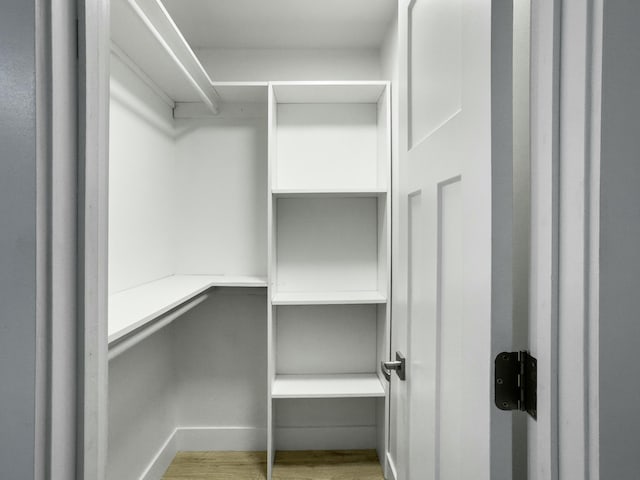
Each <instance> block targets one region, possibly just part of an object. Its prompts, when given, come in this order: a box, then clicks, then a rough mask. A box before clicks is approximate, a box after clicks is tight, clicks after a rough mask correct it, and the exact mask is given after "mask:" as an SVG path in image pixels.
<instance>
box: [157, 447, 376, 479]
mask: <svg viewBox="0 0 640 480" xmlns="http://www.w3.org/2000/svg"><path fill="white" fill-rule="evenodd" d="M266 471H267V462H266V453H265V452H178V454H177V455H176V457H175V458H174V460H173V462H172V463H171V465H170V466H169V468H168V469H167V471H166V472H165V474H164V477H162V478H163V480H205V479H206V480H264V479H265V478H266ZM273 480H384V476H383V474H382V469H381V468H380V462H379V461H378V455H377V454H376V451H375V450H329V451H324V450H323V451H320V450H313V451H280V452H277V454H276V461H275V465H274V469H273Z"/></svg>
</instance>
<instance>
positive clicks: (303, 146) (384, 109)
mask: <svg viewBox="0 0 640 480" xmlns="http://www.w3.org/2000/svg"><path fill="white" fill-rule="evenodd" d="M389 102H390V93H389V86H388V84H387V83H386V82H296V83H293V82H275V83H272V84H271V87H270V92H269V121H270V124H269V179H270V180H269V182H270V184H269V187H270V190H269V191H270V194H271V196H270V200H269V202H270V203H269V218H268V222H269V244H270V254H269V318H268V341H269V368H268V370H269V372H268V376H269V424H268V453H269V459H270V461H269V465H268V467H269V475H271V468H272V462H273V459H274V456H275V452H276V450H277V449H278V448H279V446H278V443H279V437H280V436H281V435H280V433H279V432H280V430H281V428H280V425H278V423H277V422H278V420H277V419H278V418H279V417H280V416H281V415H279V413H283V412H281V411H279V410H278V409H279V408H292V404H291V403H287V404H282V405H283V406H282V405H281V404H280V403H279V402H281V401H282V402H284V401H286V402H292V401H293V402H296V401H300V402H308V401H313V402H317V401H319V402H327V401H329V402H331V401H337V400H339V399H347V398H349V399H353V401H358V399H363V400H362V401H363V402H364V401H369V400H364V399H371V398H374V399H375V398H379V399H380V401H382V402H384V401H385V400H384V399H385V384H384V383H383V379H381V378H380V375H379V373H378V369H377V366H378V365H379V363H380V360H382V359H383V358H386V355H387V347H386V345H385V341H384V339H385V338H388V337H387V331H388V328H389V308H387V301H388V299H389V275H390V251H389V246H390V226H391V224H390V212H391V206H390V198H391V196H390V195H389V185H390V183H391V179H390V172H391V159H390V116H389V114H390V107H389ZM363 405H364V404H363ZM306 408H311V407H306ZM303 409H304V408H303ZM294 410H295V408H294ZM384 410H385V409H384V408H381V409H379V411H382V412H384ZM379 421H380V424H382V423H383V422H384V419H379ZM300 422H301V424H300V427H303V426H304V427H308V424H307V421H306V420H305V419H304V418H302V419H300ZM288 427H291V424H290V423H289V424H288ZM327 435H328V436H324V437H323V443H322V445H326V442H327V441H329V444H331V440H330V439H331V433H330V432H329V433H327ZM338 435H340V431H339V429H336V431H335V433H334V436H338ZM327 438H328V439H329V440H327ZM371 443H374V444H375V443H376V440H375V439H371ZM334 444H336V445H337V444H341V442H340V441H339V440H338V439H337V438H336V440H335V443H334ZM305 445H307V446H308V443H307V444H305ZM317 448H321V447H317ZM380 450H382V449H379V451H380Z"/></svg>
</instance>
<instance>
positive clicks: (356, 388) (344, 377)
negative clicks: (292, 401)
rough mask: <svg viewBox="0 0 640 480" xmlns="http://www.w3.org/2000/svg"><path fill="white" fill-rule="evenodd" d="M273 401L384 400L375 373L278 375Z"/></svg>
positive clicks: (382, 390)
mask: <svg viewBox="0 0 640 480" xmlns="http://www.w3.org/2000/svg"><path fill="white" fill-rule="evenodd" d="M271 391H272V395H271V396H272V397H273V398H345V397H384V395H385V391H384V387H383V386H382V382H381V381H380V378H379V377H378V375H376V374H375V373H360V374H334V375H276V378H275V380H274V382H273V386H272V390H271Z"/></svg>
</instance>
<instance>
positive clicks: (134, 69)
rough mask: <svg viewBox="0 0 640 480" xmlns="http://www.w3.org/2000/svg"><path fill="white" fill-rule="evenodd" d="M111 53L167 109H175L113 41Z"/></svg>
mask: <svg viewBox="0 0 640 480" xmlns="http://www.w3.org/2000/svg"><path fill="white" fill-rule="evenodd" d="M111 53H113V54H114V55H115V56H116V57H118V58H119V59H120V60H121V61H122V63H124V64H125V65H126V66H127V67H129V68H130V69H131V71H132V72H133V73H135V74H136V76H137V77H138V78H139V79H140V80H142V81H143V82H144V83H145V84H146V85H147V86H148V87H149V88H150V89H151V90H153V92H154V93H155V94H156V95H157V96H158V97H160V99H161V100H162V101H163V102H164V103H165V104H167V106H168V107H169V108H171V109H172V110H173V109H174V108H176V102H174V101H173V100H172V99H171V97H169V95H167V94H166V93H164V91H163V90H162V89H161V88H160V87H159V86H158V84H157V83H156V82H154V81H153V79H152V78H151V77H150V76H149V75H147V74H146V73H144V72H143V71H142V69H141V68H140V67H139V66H138V64H137V63H136V62H134V61H133V60H132V59H131V57H129V55H127V54H126V52H125V51H124V50H123V49H122V48H120V47H119V46H118V44H116V43H115V42H114V41H113V40H112V41H111Z"/></svg>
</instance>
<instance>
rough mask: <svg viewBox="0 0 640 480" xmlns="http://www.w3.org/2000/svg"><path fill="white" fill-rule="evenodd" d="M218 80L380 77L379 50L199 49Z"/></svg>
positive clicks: (208, 69)
mask: <svg viewBox="0 0 640 480" xmlns="http://www.w3.org/2000/svg"><path fill="white" fill-rule="evenodd" d="M196 54H197V56H198V58H199V59H200V61H201V62H202V64H203V65H204V68H205V69H206V70H207V72H208V73H209V76H210V77H211V78H212V79H213V80H215V81H276V80H378V79H381V71H380V62H379V57H378V50H377V49H373V48H372V49H348V48H341V49H321V48H318V49H295V48H291V49H246V48H237V49H228V48H227V49H222V48H206V49H196Z"/></svg>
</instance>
